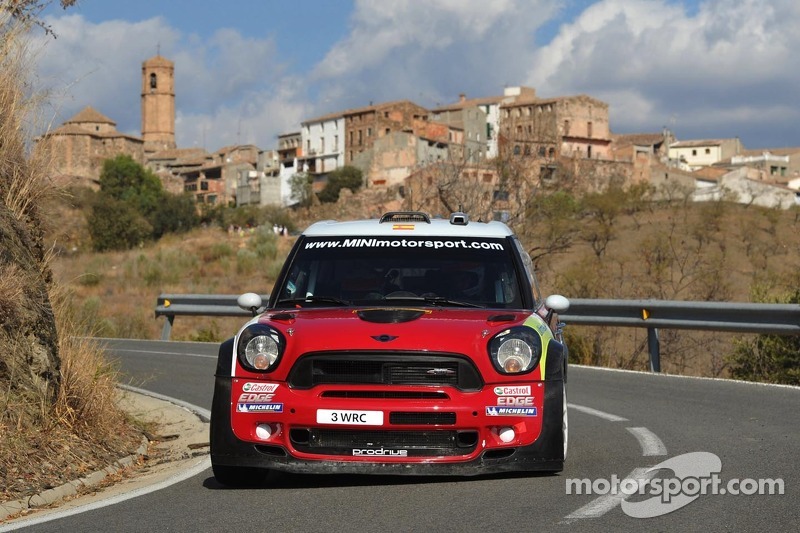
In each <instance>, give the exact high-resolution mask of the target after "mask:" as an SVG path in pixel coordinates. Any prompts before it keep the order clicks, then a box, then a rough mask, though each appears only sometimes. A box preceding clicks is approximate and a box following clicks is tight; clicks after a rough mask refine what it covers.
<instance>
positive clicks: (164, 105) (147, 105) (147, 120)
mask: <svg viewBox="0 0 800 533" xmlns="http://www.w3.org/2000/svg"><path fill="white" fill-rule="evenodd" d="M141 107H142V109H141V111H142V139H143V140H144V150H145V152H146V153H148V154H152V153H155V152H159V151H162V150H171V149H173V148H175V147H176V145H175V64H174V63H173V62H172V61H170V60H169V59H166V58H164V57H161V56H160V55H157V56H155V57H151V58H150V59H147V60H145V61H144V62H142V104H141Z"/></svg>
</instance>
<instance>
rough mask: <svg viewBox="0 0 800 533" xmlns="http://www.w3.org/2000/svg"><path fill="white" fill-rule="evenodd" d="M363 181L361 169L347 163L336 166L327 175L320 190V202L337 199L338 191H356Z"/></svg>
mask: <svg viewBox="0 0 800 533" xmlns="http://www.w3.org/2000/svg"><path fill="white" fill-rule="evenodd" d="M363 183H364V176H363V174H362V172H361V169H359V168H356V167H353V166H349V165H346V166H343V167H340V168H337V169H336V170H334V171H333V172H331V173H330V174H329V175H328V183H326V184H325V188H323V189H322V190H321V191H320V193H319V200H320V202H335V201H336V200H338V199H339V191H341V190H342V189H350V190H351V191H353V192H356V191H358V190H359V189H360V188H361V186H362V185H363Z"/></svg>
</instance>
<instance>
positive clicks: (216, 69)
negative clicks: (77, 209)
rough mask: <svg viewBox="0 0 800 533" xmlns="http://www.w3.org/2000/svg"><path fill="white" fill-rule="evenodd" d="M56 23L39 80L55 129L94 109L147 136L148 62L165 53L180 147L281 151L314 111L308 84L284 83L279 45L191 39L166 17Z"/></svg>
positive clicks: (42, 43)
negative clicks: (284, 139)
mask: <svg viewBox="0 0 800 533" xmlns="http://www.w3.org/2000/svg"><path fill="white" fill-rule="evenodd" d="M48 23H50V24H51V25H52V27H53V30H54V31H55V33H56V35H57V36H58V37H57V39H55V40H53V39H52V38H49V37H43V36H41V37H38V38H36V40H37V43H36V45H37V46H38V47H39V48H40V49H41V52H40V53H39V55H38V62H37V72H38V79H39V84H40V85H41V86H42V87H44V88H47V89H49V91H50V94H51V96H52V98H51V103H52V105H53V111H52V114H53V116H54V119H53V123H54V124H55V125H58V124H60V123H62V122H63V121H64V120H67V119H69V118H70V117H71V116H73V115H74V114H75V113H77V112H78V111H80V110H81V109H83V108H84V107H85V106H87V105H91V106H92V107H94V108H95V109H97V110H98V111H100V112H101V113H103V114H105V115H106V116H108V117H109V118H111V119H112V120H114V121H115V122H117V129H119V130H120V131H122V132H125V133H129V134H132V135H140V134H141V112H140V99H141V64H142V61H143V60H145V59H147V58H149V57H152V56H154V55H156V53H157V51H159V49H160V53H161V55H163V56H165V57H167V58H169V59H170V60H172V61H174V62H175V88H176V110H177V111H176V132H175V133H176V140H177V142H178V145H179V146H200V145H202V144H205V146H206V147H208V148H209V149H210V150H216V149H218V148H220V147H221V146H223V145H227V144H232V143H234V142H236V140H237V139H240V140H242V142H251V143H253V144H256V145H258V146H260V147H264V148H273V147H274V146H275V137H276V135H277V134H278V133H279V132H280V131H281V129H284V128H289V129H294V128H296V126H294V124H297V123H299V121H300V120H302V118H303V114H302V113H303V112H304V111H303V110H304V109H305V108H307V107H308V105H307V104H306V103H304V98H305V92H304V89H303V84H301V83H298V82H297V80H296V79H293V78H291V77H287V76H286V74H285V73H284V67H283V66H282V65H281V63H280V62H279V60H278V57H277V51H276V47H275V43H274V42H273V41H272V40H271V39H252V38H246V37H243V36H242V35H241V34H240V33H239V32H238V31H236V30H233V29H221V30H217V31H216V32H214V33H213V34H212V35H210V36H205V37H201V36H198V35H196V34H188V35H187V34H184V33H182V32H181V31H180V30H178V29H176V28H173V27H171V26H170V25H168V24H167V23H166V22H165V20H164V19H162V18H152V19H148V20H144V21H141V22H126V21H120V20H115V21H108V22H103V23H100V24H92V23H89V22H87V21H86V20H85V19H84V18H83V17H82V16H80V15H68V16H62V17H59V18H52V19H49V20H48ZM287 88H291V91H289V90H287Z"/></svg>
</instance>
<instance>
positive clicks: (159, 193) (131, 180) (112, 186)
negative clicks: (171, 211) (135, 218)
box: [100, 155, 165, 218]
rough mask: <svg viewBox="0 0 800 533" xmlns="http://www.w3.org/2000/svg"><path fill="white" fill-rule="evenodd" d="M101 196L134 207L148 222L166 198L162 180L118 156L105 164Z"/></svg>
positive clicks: (101, 177) (129, 159) (127, 158)
mask: <svg viewBox="0 0 800 533" xmlns="http://www.w3.org/2000/svg"><path fill="white" fill-rule="evenodd" d="M100 193H101V194H103V195H106V196H109V197H111V198H115V199H117V200H122V201H123V202H125V203H127V204H130V205H131V206H132V207H133V208H134V209H136V211H138V212H139V213H140V214H142V215H143V216H145V217H147V218H149V217H150V215H152V214H153V213H155V211H156V209H157V208H158V206H159V204H161V203H162V202H163V201H164V197H165V192H164V187H163V186H162V185H161V180H160V179H158V176H156V175H155V174H153V173H152V172H150V171H149V170H147V169H146V168H144V167H143V166H142V165H140V164H139V163H137V162H136V161H134V159H133V158H132V157H131V156H129V155H118V156H117V157H115V158H113V159H107V160H106V161H105V162H103V170H102V172H101V173H100Z"/></svg>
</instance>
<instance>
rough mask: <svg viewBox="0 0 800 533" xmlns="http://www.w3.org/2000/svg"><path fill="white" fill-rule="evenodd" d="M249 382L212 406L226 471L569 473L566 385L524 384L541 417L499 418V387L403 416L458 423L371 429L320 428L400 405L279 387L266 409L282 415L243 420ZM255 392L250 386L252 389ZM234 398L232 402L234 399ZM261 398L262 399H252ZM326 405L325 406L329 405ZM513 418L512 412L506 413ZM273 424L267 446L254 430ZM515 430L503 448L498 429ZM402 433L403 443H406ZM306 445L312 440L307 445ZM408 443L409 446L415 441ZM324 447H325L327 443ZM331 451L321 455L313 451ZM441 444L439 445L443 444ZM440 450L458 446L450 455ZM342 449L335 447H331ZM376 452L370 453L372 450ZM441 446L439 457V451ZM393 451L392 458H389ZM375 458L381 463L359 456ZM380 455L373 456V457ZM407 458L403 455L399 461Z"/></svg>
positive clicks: (228, 385)
mask: <svg viewBox="0 0 800 533" xmlns="http://www.w3.org/2000/svg"><path fill="white" fill-rule="evenodd" d="M245 382H247V380H241V379H238V378H234V379H232V378H230V377H227V376H217V378H216V386H215V393H214V404H213V407H212V424H211V460H212V462H213V463H214V464H217V465H225V466H240V467H255V468H265V469H272V470H280V471H286V472H297V473H349V474H406V475H481V474H492V473H500V472H511V471H550V472H556V471H561V470H562V469H563V449H564V448H563V433H562V413H563V386H564V385H563V381H561V380H552V381H551V380H548V381H546V382H534V384H530V383H528V384H526V386H529V387H530V388H531V389H532V394H531V396H532V397H533V398H534V405H533V406H532V407H534V408H535V409H536V414H535V415H532V411H531V410H530V407H531V406H529V407H527V408H526V409H527V410H526V411H511V413H520V412H523V413H526V414H527V416H525V415H516V416H515V415H508V414H503V415H500V416H497V411H492V410H491V409H490V407H498V406H497V403H498V402H501V403H502V402H503V401H504V400H498V398H504V396H498V395H497V394H495V392H494V391H493V387H486V388H485V390H483V391H481V392H479V393H468V394H464V393H459V392H458V391H448V394H449V396H451V397H453V398H452V400H453V401H451V402H444V404H442V405H437V406H436V407H435V406H434V403H435V402H430V405H427V406H426V404H425V402H424V401H420V402H405V403H402V405H401V408H402V409H403V410H405V411H409V410H415V411H417V412H421V413H431V412H436V411H437V410H438V409H440V408H441V410H444V411H447V412H448V413H452V414H453V415H454V422H453V423H452V424H451V425H448V426H447V427H443V426H441V425H434V426H419V425H410V426H408V427H407V428H406V427H397V426H389V425H383V426H381V427H374V428H363V427H354V426H342V427H341V428H340V427H331V426H329V425H328V426H326V425H325V424H322V425H320V424H318V421H317V418H316V413H317V411H318V409H325V408H334V409H345V408H346V409H349V410H367V409H369V410H375V409H379V410H383V411H386V413H387V421H388V413H389V411H397V410H398V404H397V402H388V401H387V402H383V403H376V402H375V401H374V400H373V401H368V400H352V399H350V400H347V401H346V402H343V401H340V400H337V401H334V400H330V399H325V398H324V397H323V398H320V396H324V395H323V394H322V393H323V392H324V389H317V390H314V391H291V390H289V389H288V388H286V387H285V385H282V384H279V385H278V387H279V391H280V392H279V395H278V394H275V398H270V399H269V400H264V401H265V402H273V403H271V404H270V405H273V406H275V405H278V404H279V405H280V412H276V409H278V408H277V407H271V408H265V409H269V410H268V411H266V412H237V410H240V407H239V404H240V403H243V404H247V401H246V400H247V398H250V397H248V396H245V397H244V399H242V394H243V387H245V385H246V383H245ZM249 385H250V386H251V387H250V388H252V382H250V383H249ZM232 398H234V401H231V399H232ZM253 398H255V397H253ZM326 402H327V403H326ZM506 413H508V411H506ZM259 423H270V424H272V427H273V428H275V429H277V431H275V432H274V433H273V434H272V435H271V436H270V437H269V438H268V439H259V438H258V436H257V435H256V432H255V428H256V427H257V425H258V424H259ZM500 427H511V428H513V429H514V430H515V438H514V439H513V440H511V441H510V442H502V440H501V439H500V437H499V435H498V432H497V429H498V428H500ZM401 434H402V435H401ZM306 436H307V437H306ZM407 436H408V437H407ZM320 439H321V440H320ZM316 441H319V442H322V441H324V442H325V443H327V444H321V445H319V446H315V442H316ZM437 442H438V444H437ZM442 442H451V443H452V446H450V447H449V448H448V447H447V446H446V445H443V444H442ZM331 443H334V444H331ZM367 445H369V446H367ZM437 446H439V448H437ZM384 448H385V449H386V451H385V452H384V451H382V450H384ZM357 450H358V452H359V453H365V452H367V451H369V452H371V453H372V454H373V455H368V456H367V455H359V456H354V455H355V453H356V451H357ZM376 450H378V452H377V453H380V454H381V455H380V456H377V455H374V453H376V452H375V451H376ZM400 450H402V451H403V455H402V456H400V454H399V453H393V452H399V451H400Z"/></svg>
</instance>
